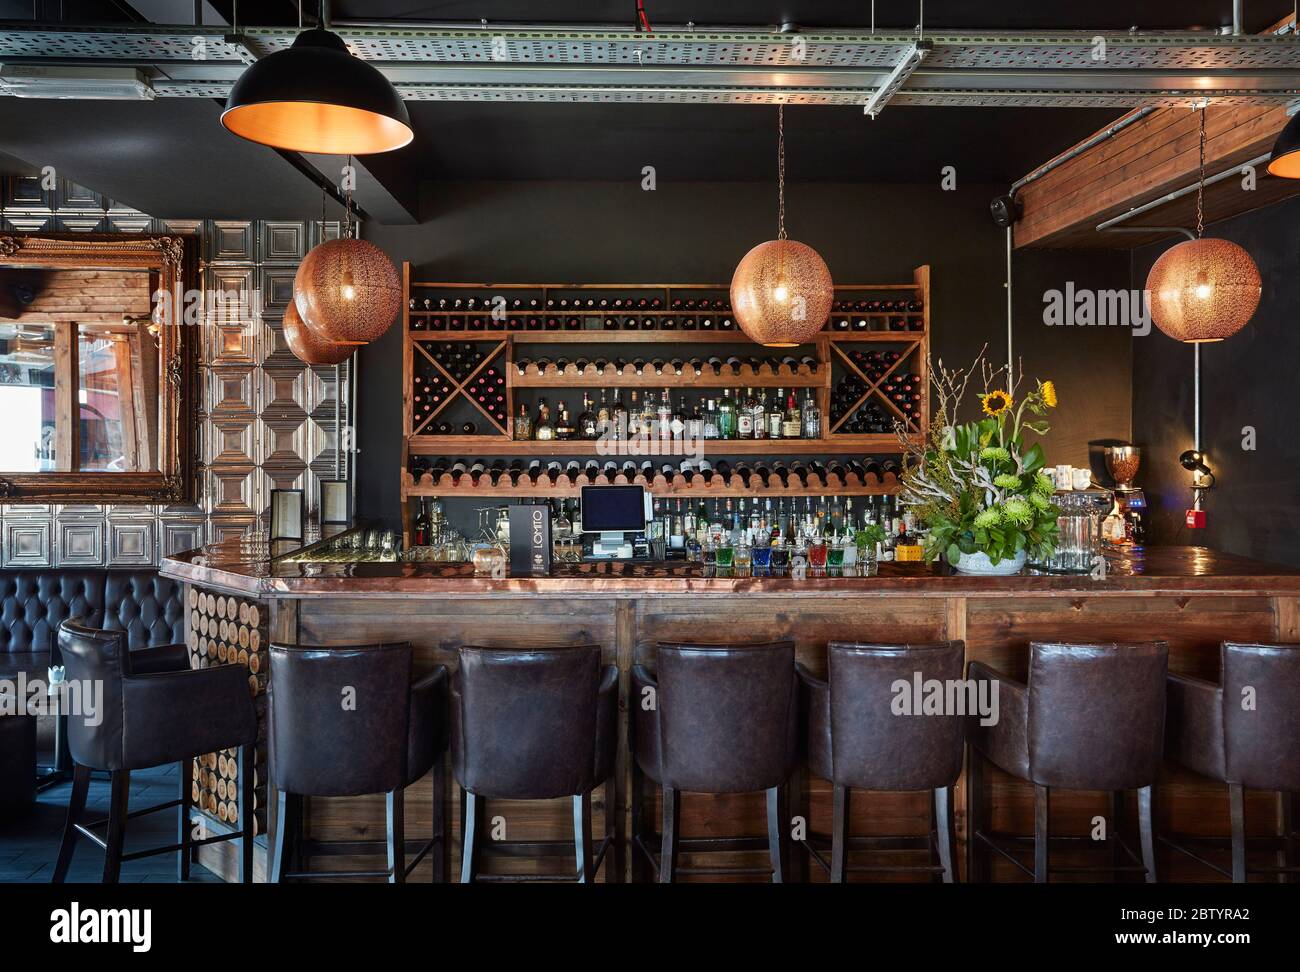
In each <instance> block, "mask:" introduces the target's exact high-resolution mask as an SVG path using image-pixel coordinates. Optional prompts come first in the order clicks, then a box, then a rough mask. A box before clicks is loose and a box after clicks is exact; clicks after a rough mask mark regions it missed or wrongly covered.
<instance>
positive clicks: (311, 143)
mask: <svg viewBox="0 0 1300 972" xmlns="http://www.w3.org/2000/svg"><path fill="white" fill-rule="evenodd" d="M322 12H323V11H322ZM324 21H325V18H324V17H322V22H324ZM221 124H222V125H223V126H225V127H226V128H227V129H228V130H229V131H231V132H234V133H235V134H236V135H239V136H240V137H242V138H246V139H248V140H249V141H253V142H260V143H261V144H262V145H270V146H273V147H275V148H280V149H288V150H290V151H293V152H315V153H321V154H325V155H370V154H373V153H375V152H391V151H392V150H393V149H399V148H401V147H402V146H403V145H406V144H408V143H409V142H410V141H411V139H413V138H414V137H415V133H414V132H413V131H412V130H411V118H410V115H408V114H407V112H406V105H405V104H403V103H402V98H401V95H399V94H398V93H397V90H396V89H395V88H394V87H393V86H392V84H391V83H390V82H389V80H388V79H387V78H386V77H384V76H383V74H381V73H380V72H379V70H378V69H376V68H375V67H373V66H371V65H369V64H367V63H366V62H365V61H363V60H361V58H359V57H353V56H352V54H351V53H349V52H348V48H347V45H346V44H345V43H344V42H343V38H342V37H340V36H339V35H338V34H335V33H334V32H333V31H329V30H326V29H325V28H323V27H313V28H311V29H309V30H304V31H302V32H301V33H299V34H298V36H297V37H295V38H294V41H293V45H292V46H291V47H290V48H289V49H288V50H284V51H276V52H275V53H274V54H268V55H267V56H266V57H264V58H262V59H261V60H260V61H257V62H256V63H254V64H252V65H250V66H249V68H248V69H247V70H246V71H245V72H244V73H243V74H242V75H240V77H239V80H238V81H236V82H235V86H234V87H233V88H232V89H231V90H230V97H229V98H228V99H227V100H226V108H225V110H224V111H223V112H222V113H221Z"/></svg>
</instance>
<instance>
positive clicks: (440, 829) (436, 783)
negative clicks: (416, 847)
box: [431, 754, 447, 884]
mask: <svg viewBox="0 0 1300 972" xmlns="http://www.w3.org/2000/svg"><path fill="white" fill-rule="evenodd" d="M433 839H434V840H435V841H436V842H437V843H435V844H434V845H433V850H432V851H431V854H432V856H433V864H432V866H433V880H434V883H435V884H441V883H442V882H444V881H446V880H447V763H446V759H445V757H444V756H443V755H441V754H439V756H438V758H437V759H436V760H434V762H433Z"/></svg>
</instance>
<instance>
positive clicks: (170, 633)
mask: <svg viewBox="0 0 1300 972" xmlns="http://www.w3.org/2000/svg"><path fill="white" fill-rule="evenodd" d="M68 618H80V619H81V621H82V623H83V624H85V625H87V626H89V627H92V628H100V629H103V630H105V631H124V632H126V641H127V647H128V648H149V647H152V646H154V645H166V644H172V643H175V642H179V641H183V640H184V638H185V623H184V622H185V612H184V605H183V604H182V602H181V585H180V584H178V583H176V582H175V581H172V580H168V579H167V578H166V577H160V576H159V575H158V574H157V573H156V572H155V571H152V570H0V655H6V654H9V655H12V654H23V653H27V652H45V651H51V650H54V651H57V642H58V629H59V625H60V624H61V623H62V622H63V621H65V620H67V619H68Z"/></svg>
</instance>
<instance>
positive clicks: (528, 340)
mask: <svg viewBox="0 0 1300 972" xmlns="http://www.w3.org/2000/svg"><path fill="white" fill-rule="evenodd" d="M925 333H926V332H925V331H886V330H879V331H831V330H823V331H820V332H818V336H825V337H828V338H830V339H831V340H832V341H887V342H888V341H895V342H901V341H909V342H913V343H920V342H922V341H924V340H925ZM407 336H408V337H410V338H411V340H413V341H500V340H503V339H505V338H509V339H510V340H511V341H512V342H514V343H515V344H748V345H753V344H754V342H753V340H752V339H750V337H749V336H748V335H747V334H745V332H744V331H742V330H740V328H731V329H727V330H717V329H715V330H711V331H699V330H694V331H692V330H685V331H684V330H680V329H672V328H670V329H668V330H653V331H641V330H636V331H624V330H618V331H606V330H604V329H603V328H602V329H600V330H595V329H583V330H578V331H508V330H503V329H494V328H489V329H488V330H485V331H408V332H407ZM815 342H816V338H814V339H813V340H812V341H809V342H808V344H806V345H800V347H810V346H812V345H813V344H814V343H815Z"/></svg>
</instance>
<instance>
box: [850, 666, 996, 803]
mask: <svg viewBox="0 0 1300 972" xmlns="http://www.w3.org/2000/svg"><path fill="white" fill-rule="evenodd" d="M826 655H827V658H826V665H827V676H828V678H827V681H828V682H829V684H830V695H831V764H832V767H833V773H834V782H835V783H837V784H839V785H841V786H853V787H858V788H860V789H864V790H933V789H938V788H940V787H945V786H951V785H952V784H953V783H955V782H956V781H957V777H958V775H959V774H960V773H961V760H962V745H963V744H964V742H965V738H966V733H965V725H966V719H965V716H966V715H967V711H966V710H967V708H968V707H969V702H970V699H969V693H967V692H966V691H964V687H963V683H962V670H963V667H964V665H965V657H966V646H965V644H964V643H963V642H961V641H940V642H935V643H931V644H917V645H884V644H859V643H853V642H839V641H832V642H831V643H830V644H829V645H827V646H826ZM936 693H938V694H937V695H936ZM969 714H972V715H973V714H975V712H974V710H973V709H972V710H971V712H970V713H969Z"/></svg>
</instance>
